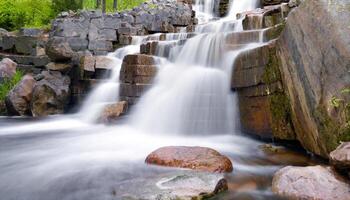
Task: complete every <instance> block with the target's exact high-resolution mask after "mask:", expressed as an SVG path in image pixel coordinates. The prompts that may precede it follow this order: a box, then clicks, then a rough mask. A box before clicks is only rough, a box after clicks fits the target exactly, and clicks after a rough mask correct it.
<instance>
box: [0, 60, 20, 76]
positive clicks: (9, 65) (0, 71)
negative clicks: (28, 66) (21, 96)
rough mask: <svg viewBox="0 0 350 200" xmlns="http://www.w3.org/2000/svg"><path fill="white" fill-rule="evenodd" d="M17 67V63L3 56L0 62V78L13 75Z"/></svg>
mask: <svg viewBox="0 0 350 200" xmlns="http://www.w3.org/2000/svg"><path fill="white" fill-rule="evenodd" d="M16 69H17V63H15V62H13V61H12V60H11V59H9V58H4V59H2V61H1V62H0V80H2V79H3V78H11V77H12V76H13V75H15V73H16Z"/></svg>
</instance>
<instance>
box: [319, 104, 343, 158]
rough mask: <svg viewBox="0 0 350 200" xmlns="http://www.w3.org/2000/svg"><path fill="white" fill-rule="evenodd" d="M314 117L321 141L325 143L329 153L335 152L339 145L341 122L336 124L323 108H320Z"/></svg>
mask: <svg viewBox="0 0 350 200" xmlns="http://www.w3.org/2000/svg"><path fill="white" fill-rule="evenodd" d="M314 116H315V119H316V122H317V125H318V128H319V130H318V132H319V136H320V139H321V141H326V142H324V145H325V148H326V149H325V150H326V151H327V152H331V151H333V150H334V149H335V148H336V147H337V146H338V145H339V136H340V134H339V130H340V125H339V122H336V121H335V120H333V119H332V118H331V117H329V116H328V114H327V111H326V109H325V108H323V107H319V108H317V109H316V111H315V112H314Z"/></svg>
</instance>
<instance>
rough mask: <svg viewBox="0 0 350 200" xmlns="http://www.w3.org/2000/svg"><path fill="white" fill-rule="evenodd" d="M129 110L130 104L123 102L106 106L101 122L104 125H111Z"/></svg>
mask: <svg viewBox="0 0 350 200" xmlns="http://www.w3.org/2000/svg"><path fill="white" fill-rule="evenodd" d="M127 110H128V102H126V101H121V102H118V103H114V104H109V105H107V106H105V108H104V110H103V111H102V114H101V117H100V121H102V122H104V123H110V122H113V121H114V120H117V119H118V118H119V117H120V116H121V115H123V114H125V113H126V112H127Z"/></svg>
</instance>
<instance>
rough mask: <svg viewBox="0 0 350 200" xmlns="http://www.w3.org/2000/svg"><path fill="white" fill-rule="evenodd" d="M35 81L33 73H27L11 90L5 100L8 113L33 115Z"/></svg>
mask: <svg viewBox="0 0 350 200" xmlns="http://www.w3.org/2000/svg"><path fill="white" fill-rule="evenodd" d="M35 83H36V81H35V80H34V78H33V77H32V76H31V75H25V76H24V77H23V78H22V80H21V81H20V82H19V83H18V84H17V85H16V86H15V88H13V89H12V90H11V91H10V92H9V94H8V95H7V96H6V100H5V103H6V109H7V114H8V115H20V116H24V115H31V110H30V102H31V100H32V95H33V89H34V85H35Z"/></svg>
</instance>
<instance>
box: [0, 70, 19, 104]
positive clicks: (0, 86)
mask: <svg viewBox="0 0 350 200" xmlns="http://www.w3.org/2000/svg"><path fill="white" fill-rule="evenodd" d="M22 77H23V73H22V72H21V71H19V70H17V71H16V73H15V75H14V76H13V77H12V78H5V79H4V80H3V82H2V83H0V101H4V100H5V98H6V96H7V94H8V93H9V92H10V91H11V90H12V89H13V88H14V87H15V85H16V84H17V83H19V81H20V80H21V79H22Z"/></svg>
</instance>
